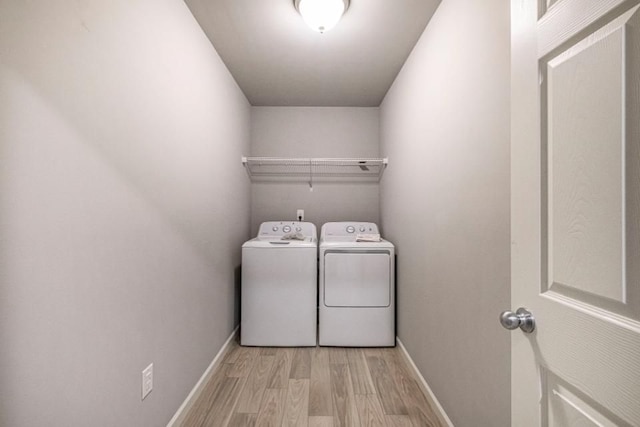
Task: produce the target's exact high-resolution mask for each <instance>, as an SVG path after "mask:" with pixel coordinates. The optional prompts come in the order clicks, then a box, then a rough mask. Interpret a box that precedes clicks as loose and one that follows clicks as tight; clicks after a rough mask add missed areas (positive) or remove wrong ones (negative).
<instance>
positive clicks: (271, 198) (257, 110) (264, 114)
mask: <svg viewBox="0 0 640 427" xmlns="http://www.w3.org/2000/svg"><path fill="white" fill-rule="evenodd" d="M379 112H380V110H379V109H378V108H350V107H253V108H252V109H251V154H250V155H251V156H265V157H304V158H306V157H378V156H379V154H380V138H379V132H380V128H379ZM296 209H304V210H305V221H310V222H313V223H315V224H316V227H318V233H320V227H321V226H322V224H324V223H325V222H328V221H349V220H352V221H371V222H376V223H378V222H379V219H380V216H379V212H380V196H379V185H378V183H368V184H365V183H326V182H325V183H323V182H317V181H316V182H314V185H313V192H311V191H309V184H308V183H306V182H303V183H254V184H252V185H251V232H252V234H256V233H257V231H258V227H259V226H260V223H261V222H263V221H274V220H295V216H296Z"/></svg>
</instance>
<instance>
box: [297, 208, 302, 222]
mask: <svg viewBox="0 0 640 427" xmlns="http://www.w3.org/2000/svg"><path fill="white" fill-rule="evenodd" d="M296 219H297V220H298V221H304V209H298V211H297V213H296Z"/></svg>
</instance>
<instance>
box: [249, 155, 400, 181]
mask: <svg viewBox="0 0 640 427" xmlns="http://www.w3.org/2000/svg"><path fill="white" fill-rule="evenodd" d="M242 164H243V166H244V167H245V168H246V169H247V173H248V175H249V177H250V178H251V181H254V182H256V181H303V182H306V181H308V182H309V183H312V182H314V181H366V182H379V181H380V179H381V178H382V174H383V172H384V170H385V168H386V167H387V164H388V159H387V158H364V157H363V158H284V157H243V158H242Z"/></svg>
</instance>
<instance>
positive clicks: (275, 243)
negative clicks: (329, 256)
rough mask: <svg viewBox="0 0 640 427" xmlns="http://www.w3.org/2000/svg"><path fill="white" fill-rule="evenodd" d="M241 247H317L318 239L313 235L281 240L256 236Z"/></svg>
mask: <svg viewBox="0 0 640 427" xmlns="http://www.w3.org/2000/svg"><path fill="white" fill-rule="evenodd" d="M242 247H243V248H280V249H287V248H293V249H298V248H317V247H318V241H317V240H316V238H315V237H307V238H305V239H304V240H282V239H281V238H263V237H256V238H254V239H251V240H249V241H247V242H245V243H244V245H242Z"/></svg>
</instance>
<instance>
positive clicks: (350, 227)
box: [347, 225, 356, 234]
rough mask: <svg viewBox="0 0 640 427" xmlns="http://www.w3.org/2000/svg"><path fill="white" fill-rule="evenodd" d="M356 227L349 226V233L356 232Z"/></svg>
mask: <svg viewBox="0 0 640 427" xmlns="http://www.w3.org/2000/svg"><path fill="white" fill-rule="evenodd" d="M355 231H356V228H355V227H354V226H353V225H350V226H348V227H347V233H349V234H352V233H355Z"/></svg>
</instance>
